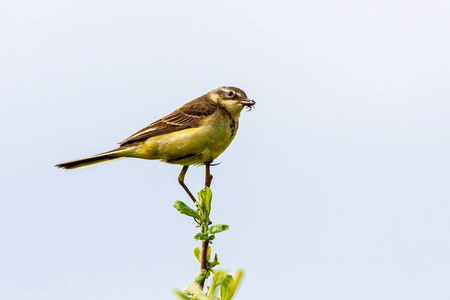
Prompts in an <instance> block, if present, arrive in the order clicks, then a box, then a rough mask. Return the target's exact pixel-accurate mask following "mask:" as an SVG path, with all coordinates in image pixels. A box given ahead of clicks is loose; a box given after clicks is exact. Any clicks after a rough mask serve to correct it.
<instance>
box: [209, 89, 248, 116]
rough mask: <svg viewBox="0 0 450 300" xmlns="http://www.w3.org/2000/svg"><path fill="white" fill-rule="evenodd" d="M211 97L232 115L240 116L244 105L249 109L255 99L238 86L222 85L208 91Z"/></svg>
mask: <svg viewBox="0 0 450 300" xmlns="http://www.w3.org/2000/svg"><path fill="white" fill-rule="evenodd" d="M208 94H209V95H208V96H209V98H210V99H211V100H212V101H213V102H215V103H217V104H218V105H220V106H221V107H223V108H224V109H225V110H226V111H227V112H228V113H229V114H230V115H231V116H232V117H238V116H239V114H240V112H241V111H242V109H243V108H244V107H248V108H249V109H251V108H252V106H253V105H255V101H253V100H250V99H248V98H247V95H246V94H245V92H244V91H243V90H241V89H239V88H237V87H232V86H222V87H219V88H217V89H215V90H212V91H211V92H209V93H208Z"/></svg>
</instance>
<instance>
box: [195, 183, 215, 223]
mask: <svg viewBox="0 0 450 300" xmlns="http://www.w3.org/2000/svg"><path fill="white" fill-rule="evenodd" d="M197 196H198V198H199V202H200V209H201V210H202V211H203V216H204V217H205V219H208V218H209V214H210V213H211V199H212V192H211V189H210V188H209V187H207V186H205V188H204V189H202V190H200V192H198V194H197Z"/></svg>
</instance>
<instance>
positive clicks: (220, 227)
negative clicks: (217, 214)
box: [208, 224, 230, 234]
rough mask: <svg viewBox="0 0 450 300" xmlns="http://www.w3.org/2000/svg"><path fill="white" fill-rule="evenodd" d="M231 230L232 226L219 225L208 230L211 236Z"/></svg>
mask: <svg viewBox="0 0 450 300" xmlns="http://www.w3.org/2000/svg"><path fill="white" fill-rule="evenodd" d="M228 229H230V226H228V225H225V224H217V225H213V226H211V227H210V228H209V229H208V232H209V233H210V234H214V233H219V232H222V231H225V230H228Z"/></svg>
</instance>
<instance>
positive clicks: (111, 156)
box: [55, 150, 124, 169]
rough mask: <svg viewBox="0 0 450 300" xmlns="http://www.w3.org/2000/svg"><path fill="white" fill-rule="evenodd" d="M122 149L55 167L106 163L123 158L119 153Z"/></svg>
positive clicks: (78, 166) (74, 167)
mask: <svg viewBox="0 0 450 300" xmlns="http://www.w3.org/2000/svg"><path fill="white" fill-rule="evenodd" d="M121 152H123V150H122V151H120V150H119V151H117V150H113V151H109V152H106V153H101V154H97V155H94V156H91V157H86V158H82V159H77V160H72V161H68V162H65V163H61V164H57V165H56V166H55V167H58V168H62V169H77V168H82V167H88V166H92V165H96V164H101V163H106V162H110V161H114V160H118V159H121V158H124V156H123V154H122V155H121Z"/></svg>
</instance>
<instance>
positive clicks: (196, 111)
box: [119, 96, 217, 147]
mask: <svg viewBox="0 0 450 300" xmlns="http://www.w3.org/2000/svg"><path fill="white" fill-rule="evenodd" d="M216 109H217V105H216V104H215V103H214V102H212V101H209V100H208V99H204V98H203V96H202V97H200V98H198V99H195V100H193V101H191V102H188V103H186V104H185V105H183V106H182V107H180V108H179V109H177V110H175V111H174V112H172V113H171V114H169V115H167V116H165V117H163V118H161V119H159V120H158V121H155V122H153V123H152V124H150V125H148V126H147V127H145V128H143V129H141V130H139V131H138V132H136V133H135V134H133V135H132V136H130V137H128V138H127V139H125V140H123V141H122V142H120V143H119V144H120V146H121V147H122V146H125V145H129V144H134V143H136V142H140V141H143V140H146V139H148V138H150V137H153V136H157V135H161V134H166V133H170V132H174V131H178V130H183V129H187V128H195V127H198V126H199V124H200V121H201V120H203V119H204V118H206V117H208V116H210V115H212V114H213V113H214V112H215V111H216Z"/></svg>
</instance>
